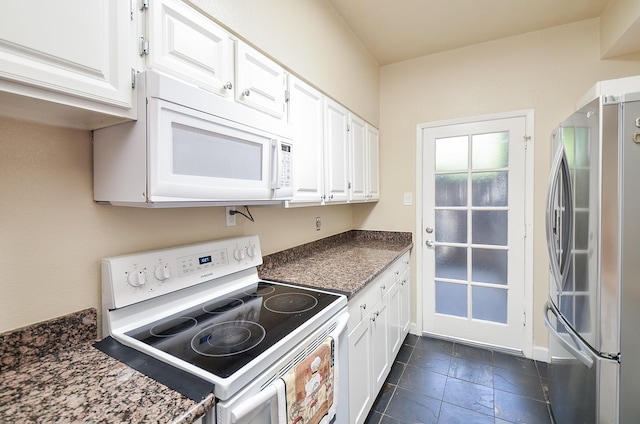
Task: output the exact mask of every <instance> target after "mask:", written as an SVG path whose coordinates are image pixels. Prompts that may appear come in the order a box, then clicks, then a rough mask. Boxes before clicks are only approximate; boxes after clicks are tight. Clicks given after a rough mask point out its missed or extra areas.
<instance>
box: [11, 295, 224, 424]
mask: <svg viewBox="0 0 640 424" xmlns="http://www.w3.org/2000/svg"><path fill="white" fill-rule="evenodd" d="M96 315H97V314H96V310H95V309H93V308H91V309H87V310H83V311H80V312H77V313H73V314H69V315H66V316H64V317H60V318H56V319H53V320H50V321H46V322H43V323H38V324H34V325H32V326H28V327H25V328H22V329H17V330H14V331H10V332H6V333H3V334H0V353H1V354H2V356H1V358H2V368H1V369H0V422H7V423H9V422H25V423H39V422H83V423H87V422H89V423H93V422H127V423H130V422H168V423H176V424H187V423H191V422H193V421H195V420H196V419H197V418H199V417H200V416H202V415H204V413H205V412H206V411H207V410H208V409H210V408H212V407H213V405H214V403H215V397H214V395H213V394H211V395H210V396H207V397H206V398H205V399H202V400H201V401H200V402H196V401H193V400H191V399H189V398H187V397H185V396H183V395H182V394H180V393H178V392H176V391H174V390H172V389H170V388H168V387H166V386H164V385H162V384H160V383H158V382H157V381H155V380H153V379H151V378H149V377H147V376H145V375H144V374H141V373H140V372H138V371H136V370H134V369H133V368H130V367H129V366H127V365H125V364H124V363H122V362H120V361H118V360H116V359H114V358H111V357H110V356H108V355H106V354H104V353H102V352H101V351H99V350H98V349H96V348H94V347H93V346H91V344H92V343H93V342H94V341H95V339H96V329H97V325H96V322H97V321H96Z"/></svg>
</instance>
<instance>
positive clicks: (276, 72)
mask: <svg viewBox="0 0 640 424" xmlns="http://www.w3.org/2000/svg"><path fill="white" fill-rule="evenodd" d="M236 81H237V86H236V100H237V101H238V102H240V103H243V104H245V105H247V106H250V107H252V108H254V109H257V110H260V111H262V112H265V113H267V114H269V115H271V116H273V117H275V118H278V119H284V118H285V117H286V114H285V111H286V107H285V106H286V103H285V91H286V87H287V85H286V74H285V72H284V68H283V67H282V66H280V65H278V64H277V63H276V62H274V61H273V60H271V59H269V58H268V57H266V56H265V55H263V54H262V53H260V52H258V51H257V50H256V49H254V48H252V47H250V46H249V45H247V44H246V43H243V42H242V41H238V42H237V43H236Z"/></svg>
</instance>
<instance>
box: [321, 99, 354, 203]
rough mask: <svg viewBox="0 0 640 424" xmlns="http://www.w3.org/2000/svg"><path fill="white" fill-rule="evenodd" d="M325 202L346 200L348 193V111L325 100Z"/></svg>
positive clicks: (337, 104)
mask: <svg viewBox="0 0 640 424" xmlns="http://www.w3.org/2000/svg"><path fill="white" fill-rule="evenodd" d="M324 111H325V114H324V119H325V143H324V152H325V154H324V158H325V184H324V190H325V194H324V196H325V199H324V200H325V202H327V203H330V202H346V201H347V200H349V193H348V170H349V168H348V158H349V150H348V148H349V147H348V146H349V143H348V131H347V129H348V123H349V111H348V110H347V109H346V108H345V107H344V106H342V105H340V104H339V103H337V102H335V101H333V100H331V99H328V98H327V99H326V101H325V109H324Z"/></svg>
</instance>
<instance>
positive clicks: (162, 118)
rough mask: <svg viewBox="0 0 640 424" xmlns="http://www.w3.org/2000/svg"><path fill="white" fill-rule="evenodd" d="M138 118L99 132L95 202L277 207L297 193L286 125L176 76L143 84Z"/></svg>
mask: <svg viewBox="0 0 640 424" xmlns="http://www.w3.org/2000/svg"><path fill="white" fill-rule="evenodd" d="M136 85H137V90H138V107H139V112H138V120H137V121H134V122H127V123H123V124H119V125H114V126H111V127H107V128H103V129H99V130H96V131H94V134H93V143H94V153H93V154H94V199H95V200H96V201H97V202H98V203H105V204H112V205H120V206H138V207H156V208H157V207H184V206H221V205H256V204H273V203H279V202H282V201H283V200H288V199H291V198H292V196H293V181H292V178H293V168H292V167H293V160H292V159H293V151H292V150H293V142H292V141H291V137H290V133H291V130H290V128H289V126H288V125H287V124H286V123H283V122H282V121H280V120H277V119H274V118H273V117H271V116H267V115H265V114H263V113H262V112H260V111H257V110H253V109H251V108H248V107H247V106H244V105H241V104H238V103H234V102H233V101H230V100H227V99H224V98H222V97H220V96H218V95H216V94H214V93H211V92H208V91H206V90H203V89H201V88H198V87H196V86H193V85H190V84H187V83H184V82H182V81H179V80H177V79H175V78H172V77H169V76H167V75H164V74H161V73H158V72H156V71H146V72H144V73H140V74H138V76H137V79H136Z"/></svg>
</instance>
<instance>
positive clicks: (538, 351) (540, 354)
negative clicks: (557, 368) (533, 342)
mask: <svg viewBox="0 0 640 424" xmlns="http://www.w3.org/2000/svg"><path fill="white" fill-rule="evenodd" d="M531 353H532V354H533V359H535V360H536V361H540V362H547V363H548V362H549V348H548V347H542V346H534V347H533V351H532V352H531Z"/></svg>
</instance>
